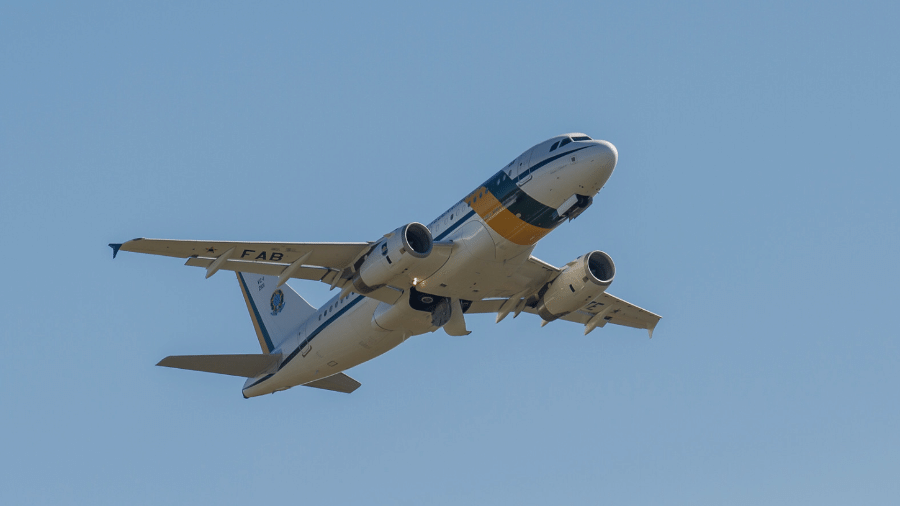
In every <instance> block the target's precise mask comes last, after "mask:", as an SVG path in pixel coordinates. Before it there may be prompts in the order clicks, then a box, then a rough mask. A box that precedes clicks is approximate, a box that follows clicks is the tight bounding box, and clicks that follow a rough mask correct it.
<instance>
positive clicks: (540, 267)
mask: <svg viewBox="0 0 900 506" xmlns="http://www.w3.org/2000/svg"><path fill="white" fill-rule="evenodd" d="M560 272H561V270H560V269H558V268H556V267H554V266H552V265H550V264H548V263H546V262H544V261H542V260H539V259H537V258H535V257H531V258H529V259H528V260H527V261H526V262H525V264H524V265H523V267H522V268H521V269H520V270H519V271H518V274H520V275H523V276H525V277H526V278H527V279H528V280H529V282H528V283H527V287H526V288H525V289H524V290H523V291H521V292H519V293H518V294H516V295H513V296H512V297H509V298H502V299H485V300H477V301H473V302H472V303H471V304H470V305H469V306H468V308H467V309H466V313H497V322H500V320H502V319H503V318H505V317H506V316H507V315H508V314H509V313H511V312H515V315H516V316H518V315H519V313H521V312H523V311H524V312H526V313H531V314H537V309H536V306H537V291H538V290H540V289H541V287H543V286H544V284H546V283H549V282H550V281H552V280H553V279H554V278H555V277H556V276H557V275H559V273H560ZM660 318H662V317H661V316H659V315H657V314H654V313H651V312H650V311H647V310H646V309H643V308H641V307H638V306H635V305H634V304H631V303H630V302H626V301H624V300H622V299H620V298H618V297H616V296H615V295H612V294H609V293H605V292H604V293H602V294H601V295H600V296H599V297H597V298H596V299H594V300H593V301H591V302H589V303H588V304H586V305H585V306H584V307H582V308H580V309H579V310H577V311H573V312H571V313H569V314H567V315H565V316H563V317H561V318H560V319H561V320H567V321H570V322H576V323H581V324H583V325H584V326H585V331H584V333H585V334H587V333H589V332H591V331H592V330H594V329H595V328H597V327H603V326H605V325H606V324H607V323H614V324H616V325H624V326H626V327H633V328H638V329H647V331H648V333H649V334H650V337H651V338H652V337H653V329H655V328H656V325H657V323H659V320H660Z"/></svg>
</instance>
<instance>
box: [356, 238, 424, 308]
mask: <svg viewBox="0 0 900 506" xmlns="http://www.w3.org/2000/svg"><path fill="white" fill-rule="evenodd" d="M433 246H434V239H433V238H432V236H431V231H430V230H428V227H426V226H425V225H422V224H421V223H410V224H408V225H404V226H402V227H400V228H398V229H397V230H394V231H393V232H391V233H390V234H387V235H386V236H384V238H383V239H382V240H381V241H380V242H378V243H377V244H375V246H374V247H373V248H372V251H370V252H369V254H368V255H367V256H366V257H364V258H363V260H362V261H361V263H359V264H358V265H357V267H356V274H355V275H354V276H353V289H354V291H356V292H357V293H360V294H362V295H365V294H367V293H371V292H372V291H373V290H375V289H376V288H379V287H380V286H382V285H384V284H386V283H387V282H388V281H390V280H391V279H393V278H394V277H396V276H399V275H400V274H403V273H404V272H406V271H408V270H409V269H410V268H411V267H412V266H413V265H414V264H415V263H416V262H417V261H419V260H421V259H423V258H426V257H427V256H428V255H429V254H430V253H431V249H432V247H433Z"/></svg>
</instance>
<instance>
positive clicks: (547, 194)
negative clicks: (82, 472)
mask: <svg viewBox="0 0 900 506" xmlns="http://www.w3.org/2000/svg"><path fill="white" fill-rule="evenodd" d="M572 139H575V140H574V141H573V140H572ZM579 139H583V140H579ZM560 144H561V145H560ZM617 157H618V153H617V152H616V148H615V147H614V146H613V145H612V144H610V143H609V142H606V141H597V140H590V139H588V138H587V137H586V136H582V135H580V134H572V135H566V136H559V137H554V138H552V139H549V140H547V141H545V142H542V143H540V144H538V145H536V146H534V147H532V148H531V149H529V150H527V151H525V152H524V153H523V154H522V155H520V156H519V157H517V158H516V159H515V160H513V161H512V162H510V164H509V165H507V166H506V167H504V168H503V169H502V170H500V171H499V172H497V173H496V174H494V175H493V176H491V177H490V178H489V179H488V180H487V181H485V183H484V184H482V185H481V186H479V187H478V188H476V189H475V190H474V191H473V192H472V193H470V194H469V195H467V196H466V197H465V198H463V199H462V200H460V201H459V202H457V203H456V204H455V205H454V206H453V207H451V208H450V209H448V210H447V211H446V212H445V213H443V214H442V215H441V216H439V217H438V218H437V219H435V220H434V221H432V222H431V223H429V224H428V229H429V230H430V231H431V233H432V235H433V236H434V240H435V241H443V242H452V243H453V250H452V253H451V254H450V256H449V258H448V259H447V261H446V262H445V263H444V264H443V266H441V267H440V268H439V269H437V270H436V271H435V272H434V273H433V274H431V275H430V276H427V277H425V278H423V279H417V280H416V281H415V289H416V290H418V291H419V292H424V293H429V294H436V295H440V296H443V297H453V298H456V299H461V300H466V301H472V300H481V299H486V298H492V297H504V296H505V297H509V296H511V295H512V294H514V293H518V292H519V291H520V290H522V289H523V287H524V285H523V284H524V282H525V281H524V280H522V279H519V277H518V276H516V275H515V273H516V271H517V269H518V268H519V267H520V266H521V264H522V263H524V262H525V261H526V260H527V259H528V258H529V256H530V254H531V252H532V250H533V249H534V247H535V245H536V244H537V241H538V240H540V239H541V238H542V237H543V236H545V235H546V234H548V233H549V232H550V231H552V230H553V229H554V228H555V227H556V226H558V225H559V224H560V223H562V222H563V221H565V220H566V219H568V218H570V217H572V216H573V215H572V214H571V213H572V212H573V211H574V210H576V209H579V206H581V210H583V207H586V206H587V205H589V203H590V199H591V198H592V197H593V196H594V195H596V194H597V192H599V191H600V189H601V188H602V187H603V185H604V184H606V181H607V180H608V179H609V177H610V175H611V174H612V171H613V169H614V168H615V166H616V161H617ZM576 215H577V214H576ZM407 293H410V291H409V290H407ZM437 328H438V327H436V326H434V325H433V323H432V315H431V314H430V313H428V312H425V311H417V310H415V309H412V308H411V307H410V305H409V303H408V300H407V299H404V298H401V300H400V301H399V302H398V303H397V304H394V305H390V304H386V303H384V302H379V301H378V300H375V299H372V298H368V297H365V296H363V295H359V294H357V293H350V294H349V295H347V296H345V297H343V298H342V297H340V296H337V297H335V298H333V299H331V300H330V301H328V303H327V304H326V305H325V306H323V307H321V308H319V309H318V311H317V312H316V314H314V315H313V316H312V317H310V318H309V319H308V320H307V321H306V322H305V323H303V325H302V326H301V328H300V329H299V331H298V332H296V333H294V334H293V335H292V336H290V337H288V338H287V339H286V340H285V341H284V342H282V343H280V344H277V345H276V346H277V348H276V350H274V351H273V352H276V353H281V354H282V355H283V356H284V360H283V361H282V363H281V366H280V367H279V369H278V370H277V371H276V372H275V373H273V374H268V375H265V376H262V377H259V378H250V379H248V380H247V382H246V384H245V385H244V390H243V394H244V396H245V397H253V396H257V395H262V394H266V393H272V392H276V391H279V390H284V389H287V388H290V387H292V386H296V385H302V384H304V383H309V382H311V381H315V380H318V379H321V378H324V377H328V376H331V375H333V374H336V373H339V372H341V371H344V370H346V369H349V368H351V367H353V366H356V365H358V364H361V363H363V362H366V361H367V360H370V359H372V358H374V357H377V356H378V355H381V354H382V353H384V352H386V351H388V350H390V349H391V348H393V347H395V346H397V345H398V344H400V343H402V342H403V341H404V340H405V339H407V338H409V337H410V336H413V335H419V334H424V333H427V332H433V331H435V330H437Z"/></svg>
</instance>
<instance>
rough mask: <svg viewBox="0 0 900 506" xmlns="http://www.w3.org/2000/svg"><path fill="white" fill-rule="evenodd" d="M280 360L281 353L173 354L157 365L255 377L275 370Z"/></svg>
mask: <svg viewBox="0 0 900 506" xmlns="http://www.w3.org/2000/svg"><path fill="white" fill-rule="evenodd" d="M280 362H281V354H280V353H276V354H272V355H258V354H253V355H172V356H168V357H166V358H164V359H162V360H160V361H159V363H158V364H156V365H158V366H162V367H173V368H175V369H187V370H189V371H201V372H211V373H216V374H227V375H229V376H240V377H242V378H255V377H257V376H261V375H263V374H268V373H271V372H275V370H276V369H277V368H278V364H279V363H280Z"/></svg>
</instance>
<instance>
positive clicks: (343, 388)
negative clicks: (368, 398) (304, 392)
mask: <svg viewBox="0 0 900 506" xmlns="http://www.w3.org/2000/svg"><path fill="white" fill-rule="evenodd" d="M360 385H362V383H360V382H358V381H356V380H355V379H353V378H351V377H350V376H347V375H346V374H344V373H342V372H339V373H337V374H335V375H333V376H329V377H327V378H322V379H320V380H316V381H312V382H310V383H307V384H305V385H303V386H307V387H313V388H321V389H322V390H332V391H335V392H344V393H345V394H349V393H350V392H352V391H354V390H356V389H357V388H359V387H360Z"/></svg>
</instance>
